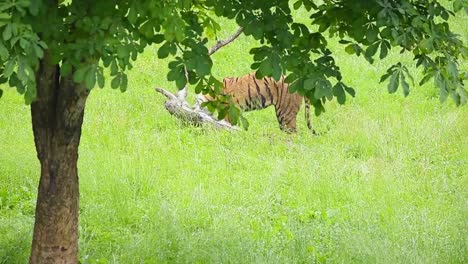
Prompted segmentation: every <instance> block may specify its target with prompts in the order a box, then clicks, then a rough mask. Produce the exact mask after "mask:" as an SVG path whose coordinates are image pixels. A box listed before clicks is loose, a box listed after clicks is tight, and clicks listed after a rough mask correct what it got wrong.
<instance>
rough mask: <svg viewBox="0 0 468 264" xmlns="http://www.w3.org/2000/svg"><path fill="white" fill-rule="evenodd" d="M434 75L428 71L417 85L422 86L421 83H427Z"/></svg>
mask: <svg viewBox="0 0 468 264" xmlns="http://www.w3.org/2000/svg"><path fill="white" fill-rule="evenodd" d="M432 77H434V75H432V74H431V73H428V74H427V75H426V76H424V77H423V78H422V80H421V81H420V82H419V86H422V85H423V84H425V83H427V82H428V81H429V80H430V79H431V78H432Z"/></svg>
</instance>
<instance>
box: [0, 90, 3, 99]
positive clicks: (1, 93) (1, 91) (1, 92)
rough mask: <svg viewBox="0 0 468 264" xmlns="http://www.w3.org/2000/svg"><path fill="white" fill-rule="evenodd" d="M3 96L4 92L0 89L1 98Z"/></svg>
mask: <svg viewBox="0 0 468 264" xmlns="http://www.w3.org/2000/svg"><path fill="white" fill-rule="evenodd" d="M2 95H3V90H2V89H0V98H2Z"/></svg>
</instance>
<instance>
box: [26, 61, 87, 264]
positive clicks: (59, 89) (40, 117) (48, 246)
mask: <svg viewBox="0 0 468 264" xmlns="http://www.w3.org/2000/svg"><path fill="white" fill-rule="evenodd" d="M36 76H37V80H36V82H37V100H36V101H35V102H34V103H33V104H32V105H31V116H32V125H33V132H34V141H35V145H36V151H37V157H38V159H39V161H40V164H41V178H40V181H39V188H38V196H37V204H36V220H35V225H34V233H33V241H32V250H31V256H30V259H29V261H30V263H41V264H42V263H78V210H79V188H78V170H77V160H78V146H79V143H80V136H81V126H82V123H83V114H84V108H85V102H86V98H87V96H88V93H89V92H88V90H87V89H85V88H84V87H83V86H82V85H80V84H76V83H74V82H73V80H72V77H71V76H69V77H63V76H62V77H61V76H60V68H59V66H58V65H51V64H50V63H49V60H48V56H47V54H45V56H44V59H43V60H41V63H40V68H39V70H38V72H37V75H36Z"/></svg>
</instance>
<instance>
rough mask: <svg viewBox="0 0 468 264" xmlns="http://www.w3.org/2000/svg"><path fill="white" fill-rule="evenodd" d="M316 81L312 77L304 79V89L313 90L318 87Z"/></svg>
mask: <svg viewBox="0 0 468 264" xmlns="http://www.w3.org/2000/svg"><path fill="white" fill-rule="evenodd" d="M315 83H316V80H315V79H311V78H309V79H306V80H305V81H304V85H303V89H304V90H305V91H312V90H313V89H314V88H316V87H315Z"/></svg>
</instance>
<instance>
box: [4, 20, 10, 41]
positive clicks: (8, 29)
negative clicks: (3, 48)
mask: <svg viewBox="0 0 468 264" xmlns="http://www.w3.org/2000/svg"><path fill="white" fill-rule="evenodd" d="M11 36H12V26H11V24H7V25H6V27H5V29H4V30H3V34H2V37H3V40H4V41H7V40H9V39H10V38H11Z"/></svg>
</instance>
